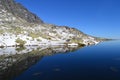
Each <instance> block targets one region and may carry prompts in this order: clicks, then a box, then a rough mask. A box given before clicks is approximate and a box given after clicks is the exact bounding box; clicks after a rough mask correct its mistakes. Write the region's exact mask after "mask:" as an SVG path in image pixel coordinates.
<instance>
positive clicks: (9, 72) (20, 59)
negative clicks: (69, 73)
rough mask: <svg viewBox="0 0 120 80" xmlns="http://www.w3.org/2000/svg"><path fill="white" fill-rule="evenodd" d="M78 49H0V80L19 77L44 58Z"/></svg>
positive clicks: (58, 47)
mask: <svg viewBox="0 0 120 80" xmlns="http://www.w3.org/2000/svg"><path fill="white" fill-rule="evenodd" d="M79 48H81V47H65V46H49V47H48V46H43V47H38V46H31V47H30V46H29V47H21V48H19V47H18V48H15V47H8V48H4V49H0V80H10V79H12V78H13V77H16V76H18V75H20V74H21V73H22V72H24V71H25V70H27V69H28V68H29V67H31V66H32V65H34V64H36V63H37V62H38V61H40V60H41V59H42V58H43V57H44V56H50V55H54V54H56V53H67V52H72V51H75V50H77V49H79ZM54 71H59V69H55V70H54ZM34 75H37V74H34Z"/></svg>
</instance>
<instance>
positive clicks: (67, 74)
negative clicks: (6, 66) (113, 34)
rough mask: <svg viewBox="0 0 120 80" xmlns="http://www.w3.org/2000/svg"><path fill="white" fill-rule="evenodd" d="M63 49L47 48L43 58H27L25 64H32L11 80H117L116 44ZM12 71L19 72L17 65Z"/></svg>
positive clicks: (118, 57) (119, 63)
mask: <svg viewBox="0 0 120 80" xmlns="http://www.w3.org/2000/svg"><path fill="white" fill-rule="evenodd" d="M59 50H60V48H59ZM64 50H65V48H61V52H60V51H58V53H57V51H56V53H54V51H53V50H52V52H50V49H49V50H48V51H46V52H50V53H47V54H46V55H42V56H39V57H37V56H36V57H37V58H36V57H32V58H31V57H29V58H28V59H27V60H28V62H32V61H33V60H34V62H35V63H34V64H31V65H30V66H29V67H27V68H26V69H24V70H22V71H21V72H20V73H19V75H18V74H17V75H16V77H15V76H14V77H12V79H11V80H120V41H108V42H102V43H100V44H98V45H94V46H88V47H83V48H80V49H78V50H76V49H71V48H69V50H68V51H66V50H65V51H64ZM69 51H70V52H69ZM51 53H54V54H52V55H51ZM34 58H35V59H37V60H35V59H34ZM25 61H26V60H25ZM23 62H24V60H23ZM22 65H25V63H24V64H22ZM14 68H16V70H15V71H19V70H18V66H17V67H14ZM21 68H22V67H21ZM13 70H14V69H13Z"/></svg>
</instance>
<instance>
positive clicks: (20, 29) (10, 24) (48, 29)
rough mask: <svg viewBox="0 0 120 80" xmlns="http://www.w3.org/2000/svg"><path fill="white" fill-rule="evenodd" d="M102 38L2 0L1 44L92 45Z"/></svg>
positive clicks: (11, 0)
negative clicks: (45, 18)
mask: <svg viewBox="0 0 120 80" xmlns="http://www.w3.org/2000/svg"><path fill="white" fill-rule="evenodd" d="M100 41H101V40H100V39H98V38H96V37H92V36H89V35H87V34H84V33H83V32H81V31H79V30H77V29H75V28H69V27H67V26H57V25H53V24H46V23H44V22H43V21H42V20H41V19H40V18H39V17H38V16H37V15H35V14H33V13H31V12H30V11H29V10H27V9H26V8H24V7H23V6H22V5H21V4H20V3H17V2H15V1H14V0H0V46H1V48H2V47H5V46H16V45H19V46H24V45H69V46H71V45H91V44H97V43H99V42H100Z"/></svg>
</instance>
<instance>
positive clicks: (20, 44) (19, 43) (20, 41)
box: [15, 38, 26, 47]
mask: <svg viewBox="0 0 120 80" xmlns="http://www.w3.org/2000/svg"><path fill="white" fill-rule="evenodd" d="M15 42H16V43H18V45H19V46H21V47H23V46H24V44H25V43H26V41H24V40H22V39H20V38H18V39H16V41H15Z"/></svg>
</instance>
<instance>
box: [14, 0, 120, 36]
mask: <svg viewBox="0 0 120 80" xmlns="http://www.w3.org/2000/svg"><path fill="white" fill-rule="evenodd" d="M16 1H17V2H20V3H21V4H23V5H24V6H25V7H26V8H27V9H28V10H30V11H31V12H33V13H35V14H36V15H38V16H39V17H40V18H41V19H42V20H43V21H44V22H46V23H51V24H56V25H65V26H70V27H74V28H77V29H79V30H80V31H82V32H84V33H87V34H89V35H93V36H98V37H107V38H120V0H16Z"/></svg>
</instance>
